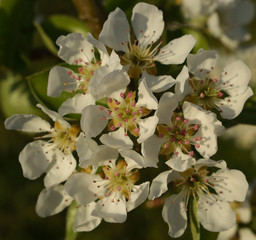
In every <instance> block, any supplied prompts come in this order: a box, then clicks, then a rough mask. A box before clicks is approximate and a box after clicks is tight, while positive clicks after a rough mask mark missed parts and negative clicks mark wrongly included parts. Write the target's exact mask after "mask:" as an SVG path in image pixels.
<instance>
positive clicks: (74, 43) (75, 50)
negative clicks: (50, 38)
mask: <svg viewBox="0 0 256 240" xmlns="http://www.w3.org/2000/svg"><path fill="white" fill-rule="evenodd" d="M56 44H57V45H58V46H60V50H59V52H58V56H59V57H60V58H61V59H62V60H64V61H65V62H67V63H68V64H70V65H72V64H74V61H75V60H78V59H80V58H81V59H82V60H83V62H87V63H89V62H91V60H92V58H93V55H94V53H93V45H92V44H91V43H89V42H88V41H87V40H86V39H85V37H84V36H83V35H82V34H81V33H70V34H68V35H67V36H63V35H62V36H60V37H59V38H58V39H57V41H56ZM81 65H85V64H84V63H82V62H81Z"/></svg>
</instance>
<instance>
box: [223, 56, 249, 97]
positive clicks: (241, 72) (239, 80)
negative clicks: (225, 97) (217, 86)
mask: <svg viewBox="0 0 256 240" xmlns="http://www.w3.org/2000/svg"><path fill="white" fill-rule="evenodd" d="M250 80H251V71H250V69H249V68H248V66H247V65H246V64H245V63H243V62H242V61H240V60H238V61H235V62H232V63H230V64H229V65H228V66H226V67H225V68H224V69H223V71H222V74H221V78H220V83H223V84H225V86H223V89H224V91H225V92H227V94H229V95H231V96H234V95H238V94H241V93H243V92H244V91H245V90H246V89H247V87H248V83H249V81H250Z"/></svg>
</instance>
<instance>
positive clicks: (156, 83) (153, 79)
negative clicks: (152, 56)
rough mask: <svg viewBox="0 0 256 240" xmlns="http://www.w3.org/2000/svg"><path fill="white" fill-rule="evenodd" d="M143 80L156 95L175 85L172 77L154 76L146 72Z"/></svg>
mask: <svg viewBox="0 0 256 240" xmlns="http://www.w3.org/2000/svg"><path fill="white" fill-rule="evenodd" d="M142 79H145V81H146V84H147V86H148V88H149V89H150V90H151V91H152V92H156V93H158V92H163V91H166V90H167V89H169V88H170V87H172V86H173V85H174V84H175V79H174V78H172V77H171V76H168V75H162V76H153V75H150V74H148V73H147V72H146V71H144V72H143V76H142Z"/></svg>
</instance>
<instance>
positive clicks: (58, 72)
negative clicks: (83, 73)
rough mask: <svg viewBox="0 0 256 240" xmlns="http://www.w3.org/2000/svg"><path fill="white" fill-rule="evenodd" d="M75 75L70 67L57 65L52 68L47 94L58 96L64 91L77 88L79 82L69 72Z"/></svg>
mask: <svg viewBox="0 0 256 240" xmlns="http://www.w3.org/2000/svg"><path fill="white" fill-rule="evenodd" d="M69 72H71V73H72V75H75V73H74V72H73V71H71V70H70V69H69V68H64V67H60V66H55V67H53V68H52V69H51V71H50V73H49V78H48V85H47V95H48V96H50V97H58V96H59V95H60V94H61V93H62V92H63V91H66V92H72V91H74V90H76V88H77V86H78V84H77V82H76V80H75V79H74V78H71V77H70V75H69V74H68V73H69Z"/></svg>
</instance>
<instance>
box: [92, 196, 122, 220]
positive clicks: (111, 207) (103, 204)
mask: <svg viewBox="0 0 256 240" xmlns="http://www.w3.org/2000/svg"><path fill="white" fill-rule="evenodd" d="M118 200H119V201H118ZM92 215H93V216H96V217H102V218H103V219H104V220H105V221H107V222H115V223H123V222H125V220H126V218H127V212H126V203H125V200H124V199H116V198H115V197H114V196H112V195H110V196H109V197H104V198H103V199H101V200H99V201H98V202H97V205H96V207H95V209H94V210H93V211H92Z"/></svg>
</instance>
